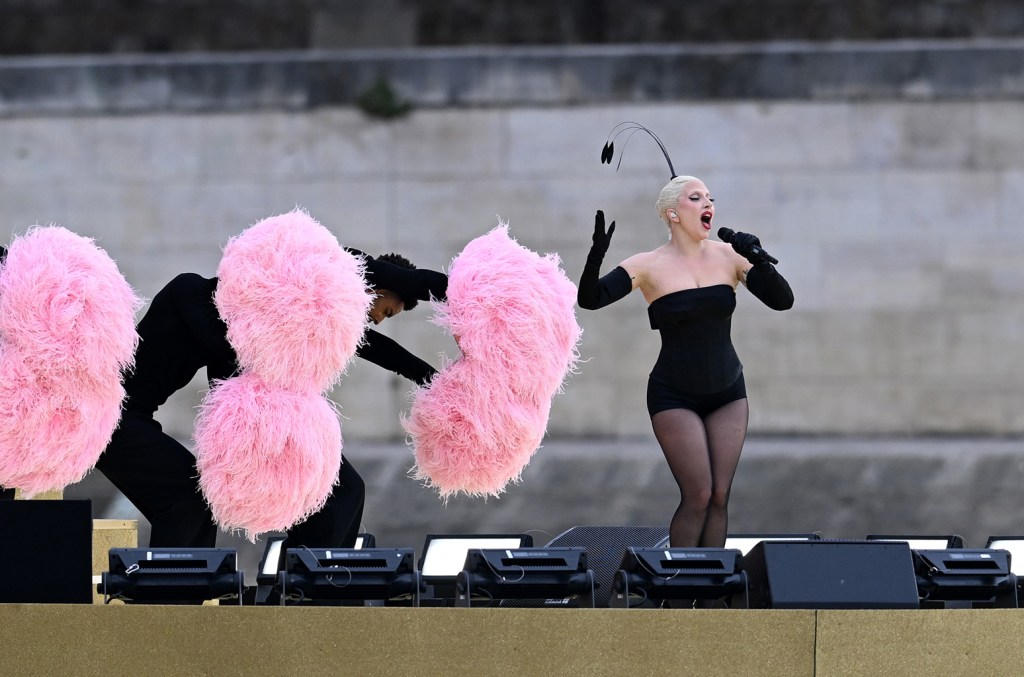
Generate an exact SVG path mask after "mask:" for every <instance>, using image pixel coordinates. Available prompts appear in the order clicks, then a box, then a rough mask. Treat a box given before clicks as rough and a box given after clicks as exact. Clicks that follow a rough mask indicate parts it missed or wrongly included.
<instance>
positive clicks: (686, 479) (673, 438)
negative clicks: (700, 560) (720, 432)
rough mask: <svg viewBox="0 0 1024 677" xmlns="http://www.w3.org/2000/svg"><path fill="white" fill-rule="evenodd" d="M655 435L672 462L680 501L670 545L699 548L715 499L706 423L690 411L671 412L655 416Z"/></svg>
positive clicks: (673, 522) (671, 467)
mask: <svg viewBox="0 0 1024 677" xmlns="http://www.w3.org/2000/svg"><path fill="white" fill-rule="evenodd" d="M651 424H652V425H653V427H654V435H655V437H657V439H658V444H660V445H661V450H662V452H663V453H664V454H665V459H666V460H667V461H668V467H669V469H670V470H671V471H672V476H673V478H675V481H676V484H677V485H679V493H680V501H679V507H677V508H676V511H675V514H674V515H673V516H672V522H671V523H670V525H669V544H670V545H671V546H672V547H675V548H687V547H689V548H692V547H696V546H697V545H698V544H699V542H700V539H701V534H702V533H703V532H704V522H705V519H706V517H707V511H708V503H709V501H710V500H711V488H712V468H711V462H710V458H709V455H708V440H707V436H706V434H705V432H704V423H703V421H701V420H700V417H699V416H698V415H697V414H696V413H695V412H693V411H690V410H689V409H667V410H665V411H660V412H658V413H656V414H655V415H654V416H652V417H651Z"/></svg>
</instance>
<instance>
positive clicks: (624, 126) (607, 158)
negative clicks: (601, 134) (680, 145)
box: [601, 122, 678, 180]
mask: <svg viewBox="0 0 1024 677" xmlns="http://www.w3.org/2000/svg"><path fill="white" fill-rule="evenodd" d="M641 131H642V132H647V134H648V135H649V136H650V137H651V138H652V139H654V141H655V143H657V144H658V147H659V148H661V154H662V155H664V156H665V161H666V162H667V163H668V171H669V173H670V174H671V175H672V176H671V177H670V180H671V179H674V178H676V176H678V175H677V174H676V170H675V168H674V167H673V166H672V158H670V157H669V156H668V151H667V150H666V149H665V144H663V143H662V142H661V139H659V138H658V135H657V134H655V133H654V132H652V131H651V130H649V129H647V128H646V127H644V126H643V125H641V124H640V123H637V122H620V123H619V124H617V125H615V126H614V127H612V131H611V132H609V133H608V140H607V141H606V142H605V144H604V148H602V149H601V164H603V165H604V164H608V165H610V164H611V163H612V157H613V156H614V155H615V139H617V138H619V136H621V135H622V134H626V135H627V136H626V140H625V141H624V142H623V144H622V150H621V151H620V152H619V162H618V163H617V164H616V165H615V169H616V171H618V169H619V167H620V166H621V165H622V155H623V153H625V152H626V144H628V143H629V140H630V139H632V138H633V135H634V134H636V133H637V132H641Z"/></svg>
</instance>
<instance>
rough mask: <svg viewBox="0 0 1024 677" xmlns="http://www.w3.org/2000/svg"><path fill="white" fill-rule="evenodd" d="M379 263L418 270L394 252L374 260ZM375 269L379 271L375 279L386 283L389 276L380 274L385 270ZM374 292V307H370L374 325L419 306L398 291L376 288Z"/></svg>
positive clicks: (378, 267) (410, 297) (415, 301)
mask: <svg viewBox="0 0 1024 677" xmlns="http://www.w3.org/2000/svg"><path fill="white" fill-rule="evenodd" d="M379 261H383V262H385V263H389V264H391V265H393V266H397V267H399V268H402V269H403V270H416V266H415V265H414V264H413V262H412V261H410V260H409V259H407V258H405V257H404V256H402V255H401V254H396V253H394V252H392V253H390V254H381V255H380V256H378V257H377V258H376V259H374V262H379ZM375 268H376V270H377V271H378V274H377V275H376V276H374V277H380V278H383V280H384V281H385V282H386V281H387V278H388V276H387V275H386V274H384V275H381V274H380V271H381V270H382V269H384V268H383V267H381V266H379V265H378V266H375ZM392 286H399V285H392ZM373 292H374V297H373V305H371V306H370V319H371V320H372V321H373V323H374V324H380V323H381V322H383V321H384V320H386V319H387V318H389V317H394V316H395V315H397V314H398V313H400V312H402V311H403V310H412V309H413V308H415V307H416V304H417V300H416V298H415V297H412V296H410V295H406V296H405V297H404V298H403V296H402V295H401V294H400V293H399V292H398V291H395V290H392V289H387V288H385V287H383V286H379V287H378V286H375V287H374V288H373Z"/></svg>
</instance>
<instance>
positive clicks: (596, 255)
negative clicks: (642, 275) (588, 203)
mask: <svg viewBox="0 0 1024 677" xmlns="http://www.w3.org/2000/svg"><path fill="white" fill-rule="evenodd" d="M614 232H615V222H614V221H612V222H611V225H609V226H608V229H607V231H606V230H605V227H604V212H603V211H601V210H600V209H599V210H597V215H596V216H595V217H594V237H593V244H592V245H591V246H590V253H589V254H587V264H586V265H585V266H583V275H581V276H580V285H579V289H578V290H577V292H576V303H578V304H579V306H580V308H586V309H587V310H597V309H598V308H602V307H604V306H606V305H608V304H609V303H614V302H615V301H618V300H619V299H621V298H623V297H624V296H626V294H628V293H629V292H631V291H633V281H632V280H631V279H630V277H629V273H627V272H626V271H625V269H623V268H622V267H621V266H617V267H616V268H615V270H613V271H612V272H610V273H608V274H607V275H605V276H604V277H602V278H600V279H598V275H599V274H600V272H601V263H602V262H603V261H604V255H605V254H606V253H607V252H608V245H609V244H611V241H612V234H613V233H614Z"/></svg>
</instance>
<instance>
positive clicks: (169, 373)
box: [96, 250, 448, 552]
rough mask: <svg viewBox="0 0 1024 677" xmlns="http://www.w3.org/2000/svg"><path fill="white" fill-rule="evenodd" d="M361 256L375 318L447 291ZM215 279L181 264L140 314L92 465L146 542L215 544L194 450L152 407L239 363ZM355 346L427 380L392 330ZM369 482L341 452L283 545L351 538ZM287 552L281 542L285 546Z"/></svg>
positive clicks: (442, 282) (427, 369) (401, 267)
mask: <svg viewBox="0 0 1024 677" xmlns="http://www.w3.org/2000/svg"><path fill="white" fill-rule="evenodd" d="M350 251H352V252H353V253H354V254H357V255H359V256H363V257H365V259H366V264H367V265H366V268H367V281H368V283H369V284H370V286H371V287H372V288H373V289H374V290H375V293H376V298H375V299H374V301H373V305H372V307H371V309H370V318H371V320H372V321H373V323H374V324H379V323H380V322H382V321H383V320H384V319H386V318H389V317H393V316H394V315H396V314H398V313H399V312H401V311H402V310H403V309H404V310H410V309H412V308H414V307H415V306H416V305H417V302H418V301H420V300H424V301H425V300H428V299H430V298H431V296H433V297H434V298H438V299H443V298H444V297H445V295H446V290H447V285H448V278H447V276H445V275H444V274H443V273H439V272H436V271H432V270H424V269H417V268H415V266H413V265H412V264H411V263H410V262H409V261H408V260H406V259H405V258H403V257H401V256H399V255H397V254H387V255H384V256H381V257H378V258H376V259H374V258H372V257H369V256H366V255H365V254H363V253H362V252H359V251H358V250H350ZM216 289H217V279H216V278H212V279H207V278H204V277H201V276H199V275H197V274H194V273H182V274H181V275H178V276H177V277H176V278H174V279H173V280H171V282H170V283H168V284H167V286H165V287H164V288H163V289H162V290H161V291H160V292H159V293H158V294H157V295H156V296H155V297H154V298H153V301H152V303H151V305H150V307H149V310H148V311H147V312H146V315H145V316H144V317H143V318H142V321H141V322H140V323H139V326H138V331H139V336H140V338H141V341H140V344H139V349H138V351H137V353H136V356H135V370H134V371H133V372H131V373H130V374H129V375H128V376H127V378H126V380H125V391H126V393H127V397H126V398H125V404H124V413H123V415H122V418H121V423H120V425H119V426H118V428H117V430H116V431H114V435H113V437H112V439H111V441H110V444H109V445H108V446H107V449H106V450H105V451H104V453H103V455H102V456H101V457H100V460H99V462H98V463H97V464H96V467H97V468H98V469H99V470H100V471H101V472H102V473H103V474H104V475H106V477H107V478H108V479H109V480H110V481H111V482H112V483H113V484H114V486H116V487H117V488H118V489H119V490H120V491H121V492H123V493H124V495H125V496H126V497H127V498H128V500H130V501H131V502H132V503H133V504H134V505H135V507H136V508H138V510H139V511H140V512H141V513H142V514H143V515H144V516H145V517H146V519H147V520H149V522H150V525H151V527H152V532H151V535H150V546H151V547H214V546H215V544H216V538H217V527H216V526H215V524H214V522H213V515H212V513H211V512H210V509H209V507H208V506H207V504H206V501H205V499H204V498H203V496H202V494H201V493H200V490H199V482H198V472H197V470H196V464H195V457H194V456H193V455H192V453H191V452H190V451H188V449H186V448H185V447H184V446H183V445H182V444H181V443H179V442H178V441H177V440H175V439H174V438H172V437H171V436H170V435H167V434H166V433H164V432H163V431H162V430H161V428H160V423H159V422H157V421H156V420H155V419H154V418H153V415H154V414H155V412H156V410H157V409H158V408H159V407H160V405H162V404H163V403H164V402H166V401H167V399H168V398H169V397H170V396H171V395H172V394H173V393H175V392H176V391H178V390H180V389H181V388H184V387H185V386H186V385H188V383H189V382H190V381H191V380H192V378H193V377H194V376H195V374H196V373H197V372H198V371H199V369H201V368H203V367H206V376H207V379H208V380H209V381H210V382H211V384H212V382H213V381H214V380H215V379H226V378H229V377H231V376H233V375H234V374H235V373H236V372H237V371H238V363H237V358H236V356H235V351H234V350H233V349H232V347H231V345H230V344H229V343H228V340H227V326H226V325H225V324H224V321H223V320H222V319H221V318H220V315H219V314H218V312H217V308H216V306H215V305H214V300H213V296H214V292H215V291H216ZM356 354H357V355H358V356H359V357H361V358H363V359H366V360H368V361H370V362H373V363H374V364H377V365H379V366H382V367H384V368H385V369H389V370H391V371H394V372H395V373H397V374H400V375H401V376H404V377H406V378H408V379H410V380H412V381H415V382H416V383H420V384H422V383H426V382H427V381H429V380H430V378H431V377H432V376H433V374H434V373H435V370H434V368H433V367H431V366H430V365H429V364H427V363H426V362H424V361H423V360H421V359H419V358H418V357H416V356H414V355H412V354H411V353H409V352H408V351H407V350H406V349H405V348H403V347H402V346H400V345H399V344H398V343H396V342H395V341H393V340H392V339H390V338H388V337H387V336H384V335H383V334H380V333H378V332H376V331H373V330H372V329H368V330H367V334H366V337H365V340H364V342H363V345H361V346H360V347H359V349H358V350H357V351H356ZM364 498H365V485H364V484H363V480H362V478H361V477H360V476H359V473H357V472H356V470H355V468H353V467H352V464H351V463H349V462H348V460H347V459H344V458H343V460H342V464H341V471H340V475H339V479H338V484H337V486H335V487H334V490H333V491H332V493H331V495H330V496H329V497H328V499H327V502H326V503H325V505H324V507H323V508H322V509H321V510H320V511H319V512H317V513H316V514H314V515H312V516H310V517H309V518H308V519H306V520H305V521H304V522H302V523H300V524H298V525H296V526H295V527H293V528H292V529H291V530H290V531H289V532H288V537H287V540H286V541H285V544H284V545H285V547H297V546H299V545H306V546H309V547H325V546H329V547H352V546H353V545H354V544H355V540H356V535H357V534H358V532H359V524H360V521H361V519H362V512H363V501H364ZM282 552H284V550H282Z"/></svg>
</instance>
